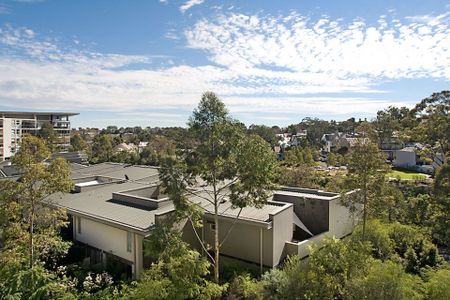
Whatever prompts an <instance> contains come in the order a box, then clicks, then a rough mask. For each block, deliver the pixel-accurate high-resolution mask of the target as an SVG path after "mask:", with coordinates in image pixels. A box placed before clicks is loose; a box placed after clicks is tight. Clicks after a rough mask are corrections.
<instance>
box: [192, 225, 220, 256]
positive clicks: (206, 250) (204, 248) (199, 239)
mask: <svg viewBox="0 0 450 300" xmlns="http://www.w3.org/2000/svg"><path fill="white" fill-rule="evenodd" d="M188 219H189V222H190V223H191V226H192V230H194V233H195V236H196V237H197V239H198V241H199V242H200V245H201V246H202V249H203V250H204V251H205V252H206V254H207V255H208V257H209V258H210V259H211V260H212V261H213V263H214V262H215V260H214V258H213V257H212V255H211V254H209V252H208V249H206V247H205V244H203V240H202V239H201V238H200V236H199V235H198V233H197V230H195V226H194V223H193V222H192V219H191V216H188Z"/></svg>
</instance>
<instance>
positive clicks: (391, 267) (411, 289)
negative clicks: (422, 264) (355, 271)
mask: <svg viewBox="0 0 450 300" xmlns="http://www.w3.org/2000/svg"><path fill="white" fill-rule="evenodd" d="M418 283H420V278H418V277H415V276H413V275H410V274H405V272H404V271H403V269H402V267H401V265H398V264H395V263H394V262H391V261H385V262H381V261H374V262H373V263H372V264H371V265H370V268H369V269H368V272H367V274H366V275H365V276H358V277H355V278H353V279H352V280H351V281H350V282H349V284H348V286H347V289H346V293H345V296H344V297H343V298H344V299H355V300H356V299H373V300H403V299H405V300H406V299H420V298H421V297H420V291H418V285H419V284H418Z"/></svg>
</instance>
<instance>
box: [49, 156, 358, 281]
mask: <svg viewBox="0 0 450 300" xmlns="http://www.w3.org/2000/svg"><path fill="white" fill-rule="evenodd" d="M72 178H73V181H74V182H75V188H74V190H73V191H72V192H71V193H68V194H54V195H52V196H51V197H50V198H49V199H48V203H49V204H50V205H53V206H55V207H61V208H65V209H66V210H67V212H68V214H69V216H70V230H71V231H70V232H71V235H72V238H73V240H74V241H76V242H78V243H80V244H84V245H86V246H88V248H89V249H90V253H89V257H90V258H89V260H90V263H91V264H94V265H95V264H100V263H102V264H104V263H105V261H106V260H107V258H108V259H111V258H113V259H115V260H116V261H120V262H122V263H123V264H124V265H126V266H127V268H128V270H129V274H130V275H132V276H133V277H134V278H138V277H139V275H140V273H141V272H142V270H143V269H144V268H146V267H148V266H149V265H150V263H151V262H152V261H153V259H152V257H150V256H149V255H148V253H146V251H145V247H146V246H145V245H146V237H148V236H150V235H151V234H152V229H153V226H154V225H155V224H156V223H158V220H160V218H164V217H165V216H166V215H168V214H171V213H172V212H174V205H173V203H172V202H171V201H170V200H169V199H168V198H167V197H166V196H165V195H161V194H160V191H159V185H158V168H155V167H148V166H129V165H125V164H116V163H103V164H98V165H93V166H82V165H78V164H72ZM208 193H209V192H208V190H207V189H206V190H205V188H202V189H193V190H191V192H190V193H189V196H188V197H189V199H190V201H191V202H192V203H197V204H198V205H200V206H201V207H202V208H203V210H204V215H203V219H204V226H203V227H202V228H201V229H194V228H193V226H192V224H191V223H190V222H188V221H186V222H185V223H184V224H181V226H182V230H183V239H184V240H185V241H186V242H188V243H189V244H191V245H192V246H193V247H194V248H196V249H198V250H199V251H200V252H202V251H203V249H202V247H201V246H200V243H199V240H198V238H200V239H201V240H202V241H203V242H204V243H207V244H209V245H213V244H214V243H213V236H214V232H215V230H216V228H215V226H214V222H213V211H214V210H213V206H212V205H211V204H210V203H209V202H208V201H206V200H205V199H206V198H207V197H208ZM219 212H220V217H219V236H220V237H221V239H223V238H225V236H227V232H228V231H229V230H228V229H229V228H230V227H231V226H233V228H232V230H231V231H230V232H229V235H228V236H227V238H226V240H225V241H224V243H223V245H222V247H221V255H222V256H223V257H226V258H228V259H232V260H234V261H236V262H238V263H239V262H243V263H248V264H252V265H254V266H255V267H258V268H260V270H261V271H262V270H263V269H266V268H272V267H275V266H277V265H279V264H280V263H281V262H282V261H283V260H284V259H285V258H286V256H287V255H290V254H298V255H300V257H305V256H307V255H308V253H309V252H308V246H309V245H310V244H311V243H312V242H314V243H317V244H320V243H321V241H322V240H323V238H324V237H325V236H330V237H332V236H334V237H336V238H341V237H343V236H345V235H347V234H349V233H351V231H352V229H353V226H354V224H355V221H356V218H355V217H354V216H353V215H352V214H351V213H350V212H349V210H348V208H346V207H344V206H342V205H341V204H340V194H336V193H329V192H323V191H318V190H311V189H301V188H288V187H285V188H282V189H280V190H278V191H276V192H275V193H274V195H273V197H271V199H268V202H267V204H266V205H264V206H263V207H262V208H259V209H257V208H254V207H246V208H243V209H242V211H239V209H236V208H233V207H232V206H231V203H230V201H229V200H228V198H227V197H226V195H224V197H223V199H222V202H221V205H220V207H219ZM233 224H234V225H233ZM194 230H196V231H194Z"/></svg>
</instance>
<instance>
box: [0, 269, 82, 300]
mask: <svg viewBox="0 0 450 300" xmlns="http://www.w3.org/2000/svg"><path fill="white" fill-rule="evenodd" d="M3 271H4V269H2V272H0V299H67V300H68V299H76V297H75V292H76V291H75V290H74V286H73V282H71V281H70V280H69V279H68V278H67V277H58V276H57V275H56V274H55V273H53V272H50V271H47V270H45V269H44V268H43V267H42V266H35V267H34V268H31V269H21V270H15V271H14V272H11V273H9V272H8V273H5V272H3Z"/></svg>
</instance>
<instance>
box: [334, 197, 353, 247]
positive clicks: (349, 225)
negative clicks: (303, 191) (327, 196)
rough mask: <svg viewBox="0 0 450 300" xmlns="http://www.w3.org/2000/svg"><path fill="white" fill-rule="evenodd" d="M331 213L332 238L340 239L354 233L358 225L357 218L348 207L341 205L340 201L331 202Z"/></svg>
mask: <svg viewBox="0 0 450 300" xmlns="http://www.w3.org/2000/svg"><path fill="white" fill-rule="evenodd" d="M329 212H330V217H329V230H328V234H329V235H330V236H335V237H336V238H339V239H340V238H342V237H344V236H346V235H348V234H350V233H351V232H352V231H353V227H354V225H355V224H356V221H355V216H354V215H353V214H352V213H350V210H349V209H348V208H347V207H345V206H343V205H341V204H340V203H339V199H336V200H333V201H330V206H329Z"/></svg>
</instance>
